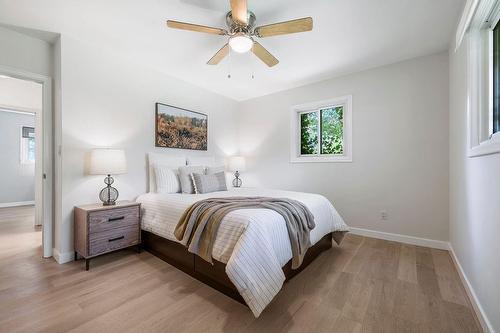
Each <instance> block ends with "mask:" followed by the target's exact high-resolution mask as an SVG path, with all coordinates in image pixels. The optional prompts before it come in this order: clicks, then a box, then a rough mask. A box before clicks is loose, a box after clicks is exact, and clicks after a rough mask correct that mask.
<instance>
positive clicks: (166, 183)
mask: <svg viewBox="0 0 500 333" xmlns="http://www.w3.org/2000/svg"><path fill="white" fill-rule="evenodd" d="M154 170H155V176H156V192H157V193H178V192H180V191H181V184H180V182H179V176H178V175H177V172H176V171H175V170H173V169H172V168H169V167H167V166H164V165H156V166H155V168H154Z"/></svg>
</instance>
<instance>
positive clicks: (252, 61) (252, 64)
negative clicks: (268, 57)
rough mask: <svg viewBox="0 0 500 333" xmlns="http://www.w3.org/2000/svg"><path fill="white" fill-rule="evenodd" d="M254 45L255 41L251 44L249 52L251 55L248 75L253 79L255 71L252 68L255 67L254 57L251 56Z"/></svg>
mask: <svg viewBox="0 0 500 333" xmlns="http://www.w3.org/2000/svg"><path fill="white" fill-rule="evenodd" d="M254 46H255V43H254V44H253V45H252V50H251V51H252V54H251V57H250V70H251V72H252V73H251V75H250V77H251V78H252V80H253V79H255V75H254V74H255V71H254V69H255V59H254V58H255V57H254V56H253V48H254Z"/></svg>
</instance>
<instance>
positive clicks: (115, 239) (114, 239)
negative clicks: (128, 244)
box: [108, 236, 125, 242]
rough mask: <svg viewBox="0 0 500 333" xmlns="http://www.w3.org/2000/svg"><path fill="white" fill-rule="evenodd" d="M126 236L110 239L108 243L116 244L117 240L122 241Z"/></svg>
mask: <svg viewBox="0 0 500 333" xmlns="http://www.w3.org/2000/svg"><path fill="white" fill-rule="evenodd" d="M124 238H125V236H120V237H116V238H110V239H108V242H114V241H117V240H120V239H124Z"/></svg>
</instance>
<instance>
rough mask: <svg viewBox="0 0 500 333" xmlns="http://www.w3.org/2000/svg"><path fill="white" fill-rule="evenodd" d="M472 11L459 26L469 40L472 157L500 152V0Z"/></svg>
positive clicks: (469, 107)
mask: <svg viewBox="0 0 500 333" xmlns="http://www.w3.org/2000/svg"><path fill="white" fill-rule="evenodd" d="M472 11H473V13H474V15H473V16H471V17H472V19H471V20H470V23H469V25H468V26H466V27H465V26H464V27H462V28H459V30H458V32H460V33H462V32H463V31H465V32H466V33H465V36H466V38H467V42H468V57H467V61H468V73H467V95H468V96H467V97H468V117H469V119H468V125H469V126H468V128H469V133H468V145H469V152H468V155H469V157H475V156H481V155H486V154H493V153H499V152H500V24H499V23H498V22H499V19H500V2H499V1H482V2H480V3H479V4H478V8H474V9H473V10H472ZM465 14H466V13H464V15H465ZM458 36H460V34H457V38H458ZM459 44H460V39H459V38H458V39H457V45H459Z"/></svg>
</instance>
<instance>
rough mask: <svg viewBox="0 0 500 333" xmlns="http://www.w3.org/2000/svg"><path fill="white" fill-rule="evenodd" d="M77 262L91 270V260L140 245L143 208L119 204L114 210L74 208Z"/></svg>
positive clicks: (96, 206) (94, 206) (100, 207)
mask: <svg viewBox="0 0 500 333" xmlns="http://www.w3.org/2000/svg"><path fill="white" fill-rule="evenodd" d="M74 214H75V260H77V259H78V254H80V255H81V256H82V257H83V258H85V269H86V270H87V271H88V270H89V262H90V259H91V258H94V257H97V256H99V255H101V254H105V253H108V252H112V251H116V250H120V249H124V248H126V247H129V246H134V245H136V246H137V251H139V252H140V244H141V204H140V203H137V202H132V201H120V202H117V203H116V205H114V206H103V205H102V204H94V205H85V206H77V207H75V212H74Z"/></svg>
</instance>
